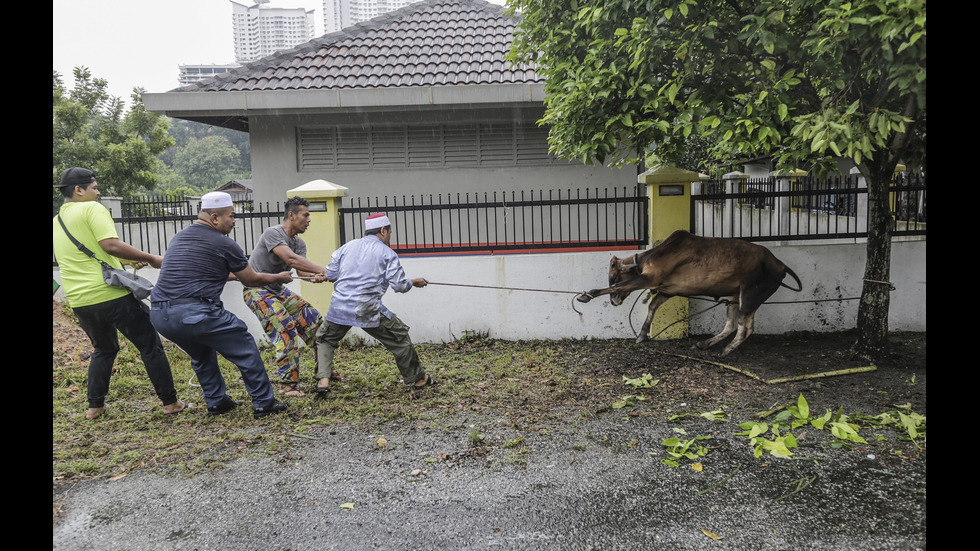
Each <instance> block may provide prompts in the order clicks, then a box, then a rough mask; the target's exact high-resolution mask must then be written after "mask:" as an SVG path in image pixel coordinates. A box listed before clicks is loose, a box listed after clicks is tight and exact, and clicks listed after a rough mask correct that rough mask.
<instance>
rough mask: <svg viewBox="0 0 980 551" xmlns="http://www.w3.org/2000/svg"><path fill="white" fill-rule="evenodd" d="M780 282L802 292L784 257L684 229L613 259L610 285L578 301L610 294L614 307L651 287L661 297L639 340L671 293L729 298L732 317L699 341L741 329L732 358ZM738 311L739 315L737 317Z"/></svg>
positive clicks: (644, 337) (710, 342)
mask: <svg viewBox="0 0 980 551" xmlns="http://www.w3.org/2000/svg"><path fill="white" fill-rule="evenodd" d="M786 274H789V275H790V276H792V277H793V279H795V280H796V285H797V287H798V288H797V289H793V288H792V287H790V286H789V285H786V284H785V283H783V282H782V281H783V278H784V277H785V276H786ZM780 286H783V287H786V288H787V289H790V290H792V291H800V290H802V289H803V284H802V283H800V278H799V277H797V276H796V274H795V273H793V270H790V269H789V268H788V267H787V266H786V265H785V264H783V263H782V262H780V261H779V259H777V258H776V257H775V256H774V255H773V254H772V252H771V251H769V249H767V248H765V247H763V246H761V245H756V244H754V243H749V242H748V241H743V240H741V239H724V238H716V237H700V236H697V235H693V234H691V233H689V232H686V231H683V230H679V231H675V232H674V233H672V234H670V236H669V237H667V239H665V240H663V241H662V242H661V243H659V244H657V245H656V246H654V247H653V248H651V249H648V250H646V251H643V252H642V253H637V254H635V255H633V256H632V257H631V258H627V259H619V258H616V257H615V256H614V257H612V260H610V261H609V287H606V288H605V289H592V290H591V291H587V292H586V293H583V294H582V295H579V297H578V300H579V301H581V302H589V301H590V300H592V299H593V298H596V297H599V296H602V295H609V299H610V301H611V302H612V303H613V305H614V306H619V305H620V304H622V303H623V299H625V298H626V297H627V296H628V295H629V294H630V293H632V292H633V291H636V290H638V289H650V291H651V292H652V293H656V295H655V296H654V297H653V298H652V300H650V306H649V309H648V310H649V311H648V312H647V317H646V320H645V321H644V322H643V327H642V329H641V330H640V335H639V336H638V337H637V339H636V342H638V343H639V342H643V341H645V340H648V339H649V338H650V336H649V333H650V322H652V321H653V315H654V313H656V311H657V308H659V307H660V305H661V304H663V303H664V302H666V301H667V299H669V298H671V297H695V296H709V297H714V298H715V299H717V298H719V297H728V299H729V300H730V301H731V303H730V304H729V306H728V318H727V320H726V321H725V328H724V329H722V330H721V332H720V333H718V334H717V335H715V336H714V337H711V338H710V339H707V340H705V341H703V342H700V343H698V345H697V346H698V347H699V348H708V347H710V346H713V345H715V344H717V343H718V342H719V341H721V340H722V339H724V338H725V337H727V336H728V335H731V334H732V332H733V331H735V330H736V322H737V329H738V332H737V333H736V334H735V338H734V339H732V342H731V343H729V345H728V346H726V347H725V349H724V351H723V352H722V353H721V356H727V355H728V354H730V353H731V352H732V351H733V350H735V349H736V348H738V346H739V345H740V344H742V342H744V341H745V339H747V338H748V337H749V335H751V334H752V329H753V325H754V321H755V312H756V310H757V309H758V308H759V306H761V305H762V303H763V302H765V301H766V300H767V299H768V298H769V297H771V296H772V294H773V293H775V292H776V289H778V288H779V287H780ZM736 313H737V314H738V315H737V319H736Z"/></svg>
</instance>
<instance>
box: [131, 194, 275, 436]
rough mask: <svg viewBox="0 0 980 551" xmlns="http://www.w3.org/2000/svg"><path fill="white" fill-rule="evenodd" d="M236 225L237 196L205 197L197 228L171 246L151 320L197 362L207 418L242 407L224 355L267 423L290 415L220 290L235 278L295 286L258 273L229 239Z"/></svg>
mask: <svg viewBox="0 0 980 551" xmlns="http://www.w3.org/2000/svg"><path fill="white" fill-rule="evenodd" d="M234 226H235V208H234V206H233V204H232V200H231V196H230V195H228V194H227V193H224V192H221V191H213V192H211V193H206V194H205V195H204V196H203V197H201V212H200V213H199V214H198V215H197V220H196V221H195V222H194V224H191V225H190V226H188V227H186V228H184V229H182V230H180V231H179V232H177V234H176V235H174V237H173V239H171V240H170V244H169V245H168V246H167V252H166V254H165V255H164V256H163V266H162V268H161V269H160V275H159V278H158V279H157V283H156V285H155V286H154V287H153V292H152V293H151V294H150V301H151V305H152V308H151V310H150V321H151V322H153V326H154V327H156V329H157V331H159V332H160V334H161V335H163V336H164V337H166V338H168V339H170V340H172V341H173V342H174V343H175V344H176V345H177V346H179V347H180V348H181V349H182V350H184V351H185V352H187V354H188V355H189V356H190V357H191V367H193V368H194V373H196V374H197V380H198V382H200V383H201V390H202V391H203V393H204V401H205V402H206V403H207V406H208V412H209V413H212V414H221V413H226V412H228V411H231V410H232V409H234V408H235V407H237V406H238V405H239V403H238V402H237V401H235V400H234V399H232V397H231V396H229V395H228V394H227V392H226V387H225V379H224V377H223V376H222V375H221V370H220V369H219V368H218V356H217V355H218V354H221V355H222V356H224V357H225V358H227V359H228V361H230V362H231V363H233V364H235V365H236V366H237V367H238V370H239V371H240V372H241V374H242V379H243V380H244V381H245V390H246V391H247V392H248V394H249V396H251V397H252V407H253V414H254V416H255V417H264V416H266V415H270V414H273V413H279V412H281V411H283V410H285V409H286V404H283V403H281V402H278V401H277V400H276V399H275V397H274V396H273V391H272V383H271V382H270V381H269V374H268V373H266V371H265V363H264V362H263V361H262V356H261V355H260V354H259V349H258V347H257V346H256V344H255V339H253V338H252V335H250V334H249V332H248V327H247V326H246V325H245V322H244V321H242V320H241V319H239V318H238V317H237V316H235V315H234V314H232V313H231V312H229V311H228V310H225V309H224V306H223V305H222V303H221V291H222V290H223V289H224V287H225V283H227V281H228V280H229V278H230V277H231V275H230V274H234V277H235V278H237V279H238V280H239V281H241V282H242V283H243V284H245V285H268V284H271V283H289V282H290V281H292V280H293V278H292V275H290V272H289V271H283V272H279V273H272V274H264V273H257V272H256V271H255V270H253V269H252V267H251V266H249V264H248V259H247V258H246V257H245V253H244V252H243V251H242V248H241V247H240V246H239V245H238V243H236V242H235V241H234V240H232V239H229V238H228V234H229V233H230V232H231V230H232V228H234Z"/></svg>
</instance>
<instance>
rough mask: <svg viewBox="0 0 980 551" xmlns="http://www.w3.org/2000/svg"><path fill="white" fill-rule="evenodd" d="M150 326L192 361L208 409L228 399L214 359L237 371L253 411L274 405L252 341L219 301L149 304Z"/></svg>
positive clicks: (181, 301)
mask: <svg viewBox="0 0 980 551" xmlns="http://www.w3.org/2000/svg"><path fill="white" fill-rule="evenodd" d="M150 321H151V322H152V323H153V326H154V327H156V329H157V331H159V332H160V334H161V335H163V336H164V337H166V338H168V339H170V340H172V341H173V342H174V344H176V345H177V346H179V347H180V348H181V350H183V351H184V352H186V353H187V354H188V355H189V356H190V357H191V367H192V368H194V373H196V374H197V380H198V382H199V383H201V390H202V391H203V393H204V401H205V403H206V404H207V405H208V407H213V406H216V405H218V404H220V403H221V402H222V401H223V400H225V398H226V397H227V396H228V395H227V392H226V387H225V378H224V377H223V376H222V375H221V370H220V369H219V367H218V354H221V355H222V356H224V357H225V358H227V359H228V361H230V362H231V363H233V364H235V366H236V367H238V370H239V371H240V372H241V374H242V380H243V381H244V382H245V390H246V391H248V394H249V396H251V397H252V407H254V408H265V407H269V406H271V405H272V404H273V403H275V401H276V400H275V398H274V397H273V392H272V383H270V382H269V374H268V373H266V371H265V364H264V363H263V362H262V356H261V355H260V354H259V349H258V347H257V346H256V345H255V339H253V338H252V335H250V334H249V332H248V327H247V326H246V325H245V322H243V321H242V320H240V319H238V317H237V316H235V315H234V314H232V313H231V312H229V311H227V310H225V309H224V307H223V306H222V304H221V302H220V301H207V300H199V299H178V300H174V301H163V302H154V303H153V308H152V309H151V310H150Z"/></svg>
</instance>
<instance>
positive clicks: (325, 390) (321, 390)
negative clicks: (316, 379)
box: [313, 385, 330, 396]
mask: <svg viewBox="0 0 980 551" xmlns="http://www.w3.org/2000/svg"><path fill="white" fill-rule="evenodd" d="M313 392H315V393H317V394H319V395H320V396H322V395H324V394H328V393H329V392H330V387H329V386H319V385H315V386H314V387H313Z"/></svg>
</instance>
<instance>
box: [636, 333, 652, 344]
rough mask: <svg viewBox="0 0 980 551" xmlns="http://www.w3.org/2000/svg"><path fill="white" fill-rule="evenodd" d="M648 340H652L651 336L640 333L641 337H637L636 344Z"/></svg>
mask: <svg viewBox="0 0 980 551" xmlns="http://www.w3.org/2000/svg"><path fill="white" fill-rule="evenodd" d="M648 340H650V337H648V336H646V335H640V336H639V337H636V344H643V343H645V342H647V341H648Z"/></svg>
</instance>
